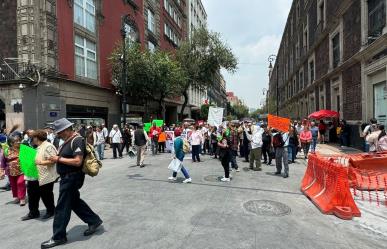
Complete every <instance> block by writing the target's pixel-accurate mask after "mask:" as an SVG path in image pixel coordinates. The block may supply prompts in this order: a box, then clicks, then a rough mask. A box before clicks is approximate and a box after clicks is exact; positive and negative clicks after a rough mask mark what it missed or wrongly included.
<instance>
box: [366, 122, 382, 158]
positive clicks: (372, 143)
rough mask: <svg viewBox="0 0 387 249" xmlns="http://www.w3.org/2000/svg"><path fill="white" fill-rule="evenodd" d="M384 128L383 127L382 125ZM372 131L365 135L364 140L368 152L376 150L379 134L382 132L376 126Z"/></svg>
mask: <svg viewBox="0 0 387 249" xmlns="http://www.w3.org/2000/svg"><path fill="white" fill-rule="evenodd" d="M383 128H384V127H383ZM372 130H373V131H372V132H371V133H370V134H368V135H367V136H366V139H365V140H366V142H367V144H368V145H369V152H376V151H377V150H378V143H379V135H380V134H381V133H382V131H381V130H379V127H378V126H376V127H374V128H373V129H372Z"/></svg>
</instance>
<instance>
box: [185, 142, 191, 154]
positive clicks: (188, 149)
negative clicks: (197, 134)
mask: <svg viewBox="0 0 387 249" xmlns="http://www.w3.org/2000/svg"><path fill="white" fill-rule="evenodd" d="M190 150H191V146H190V145H189V142H188V140H187V139H183V151H184V153H188V152H190Z"/></svg>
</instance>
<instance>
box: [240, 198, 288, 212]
mask: <svg viewBox="0 0 387 249" xmlns="http://www.w3.org/2000/svg"><path fill="white" fill-rule="evenodd" d="M243 208H244V209H245V210H246V211H248V212H250V213H254V214H257V215H262V216H284V215H288V214H290V212H291V209H290V207H289V206H287V205H285V204H283V203H281V202H277V201H268V200H252V201H248V202H245V203H244V204H243Z"/></svg>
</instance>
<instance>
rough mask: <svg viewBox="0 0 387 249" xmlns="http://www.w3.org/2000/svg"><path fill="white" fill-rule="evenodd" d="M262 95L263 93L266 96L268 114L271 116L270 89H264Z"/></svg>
mask: <svg viewBox="0 0 387 249" xmlns="http://www.w3.org/2000/svg"><path fill="white" fill-rule="evenodd" d="M262 93H263V96H265V95H266V107H267V114H269V103H270V100H269V96H270V90H269V89H266V88H263V89H262Z"/></svg>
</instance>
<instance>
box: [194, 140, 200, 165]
mask: <svg viewBox="0 0 387 249" xmlns="http://www.w3.org/2000/svg"><path fill="white" fill-rule="evenodd" d="M200 148H201V145H200V144H199V145H192V161H194V162H196V161H198V162H200Z"/></svg>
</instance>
